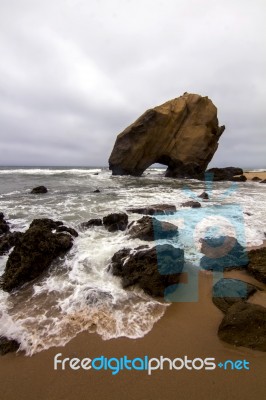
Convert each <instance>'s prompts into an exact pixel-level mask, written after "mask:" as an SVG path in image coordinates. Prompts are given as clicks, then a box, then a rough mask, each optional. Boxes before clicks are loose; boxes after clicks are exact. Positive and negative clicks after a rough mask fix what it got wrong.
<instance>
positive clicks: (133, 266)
mask: <svg viewBox="0 0 266 400" xmlns="http://www.w3.org/2000/svg"><path fill="white" fill-rule="evenodd" d="M183 267H184V250H182V249H178V248H175V247H173V246H171V245H169V244H164V245H158V246H156V247H152V248H151V249H149V248H148V249H135V250H130V249H122V250H119V251H118V252H117V253H115V254H114V255H113V257H112V261H111V264H110V266H109V271H110V272H111V273H112V274H113V275H115V276H119V277H121V279H122V286H123V288H128V287H130V286H132V285H137V286H138V287H140V288H141V289H143V290H144V292H146V293H147V294H149V295H151V296H155V297H156V296H160V297H161V296H163V295H164V291H165V289H166V288H167V287H169V286H172V285H176V284H177V283H178V282H179V279H180V275H181V273H182V270H183Z"/></svg>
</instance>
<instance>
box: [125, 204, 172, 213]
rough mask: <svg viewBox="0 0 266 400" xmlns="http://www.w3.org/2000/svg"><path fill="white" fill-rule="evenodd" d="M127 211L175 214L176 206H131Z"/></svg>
mask: <svg viewBox="0 0 266 400" xmlns="http://www.w3.org/2000/svg"><path fill="white" fill-rule="evenodd" d="M127 211H129V212H132V213H137V214H144V215H156V214H174V213H175V212H176V206H174V205H172V204H153V205H150V206H143V207H133V208H129V209H127Z"/></svg>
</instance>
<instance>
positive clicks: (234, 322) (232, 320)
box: [218, 301, 266, 351]
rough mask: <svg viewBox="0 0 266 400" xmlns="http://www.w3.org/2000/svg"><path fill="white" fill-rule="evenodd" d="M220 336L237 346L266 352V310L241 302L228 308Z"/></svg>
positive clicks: (220, 327) (219, 332)
mask: <svg viewBox="0 0 266 400" xmlns="http://www.w3.org/2000/svg"><path fill="white" fill-rule="evenodd" d="M218 336H219V338H220V339H221V340H223V341H224V342H227V343H230V344H233V345H235V346H244V347H249V348H251V349H254V350H260V351H266V308H265V307H262V306H260V305H257V304H250V303H246V302H244V301H239V302H237V303H235V304H233V305H232V306H231V307H230V308H228V310H227V313H226V314H225V316H224V318H223V320H222V322H221V324H220V326H219V328H218Z"/></svg>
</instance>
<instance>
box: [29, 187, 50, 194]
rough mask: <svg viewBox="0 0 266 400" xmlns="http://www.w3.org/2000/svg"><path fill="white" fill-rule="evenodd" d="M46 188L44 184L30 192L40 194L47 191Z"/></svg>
mask: <svg viewBox="0 0 266 400" xmlns="http://www.w3.org/2000/svg"><path fill="white" fill-rule="evenodd" d="M47 192H48V189H47V188H46V187H45V186H37V187H35V188H33V189H32V191H31V194H42V193H47Z"/></svg>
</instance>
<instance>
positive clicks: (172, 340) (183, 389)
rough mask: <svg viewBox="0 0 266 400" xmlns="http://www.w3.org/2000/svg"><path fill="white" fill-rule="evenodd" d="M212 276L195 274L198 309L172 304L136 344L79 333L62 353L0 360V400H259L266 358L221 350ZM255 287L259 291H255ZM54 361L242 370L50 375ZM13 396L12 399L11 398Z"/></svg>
mask: <svg viewBox="0 0 266 400" xmlns="http://www.w3.org/2000/svg"><path fill="white" fill-rule="evenodd" d="M226 276H227V277H229V276H230V277H234V278H240V279H243V280H245V281H247V282H250V283H256V284H258V282H257V281H255V279H253V278H251V277H250V276H248V275H247V274H246V273H245V272H243V271H242V272H240V271H231V272H228V273H226ZM212 282H213V276H212V273H210V272H200V279H199V301H198V302H196V303H175V304H172V305H171V306H169V308H168V310H167V312H166V314H165V315H164V317H163V318H162V319H161V320H160V321H159V322H158V323H157V324H155V326H154V328H153V329H152V331H151V332H150V333H149V334H148V335H146V336H145V337H144V338H142V339H138V340H130V339H126V338H120V339H115V340H109V341H103V340H102V339H101V338H100V337H99V336H97V335H96V334H88V333H85V332H84V333H82V334H80V335H78V336H77V337H76V338H75V339H74V340H72V341H71V342H69V343H68V345H67V346H65V347H64V348H60V347H57V348H52V349H50V350H48V351H43V352H41V353H39V354H36V355H34V356H32V357H25V356H23V355H22V354H8V355H6V356H4V357H1V359H0V376H1V398H3V399H5V400H15V399H18V398H19V399H20V400H24V399H25V400H26V399H27V400H31V399H32V400H33V399H35V398H38V399H40V400H46V399H49V400H59V399H65V400H72V399H73V400H74V399H83V398H84V399H85V398H86V399H87V398H88V399H89V398H92V399H94V400H100V399H117V398H120V397H122V396H124V397H125V398H127V399H135V400H136V399H160V398H164V399H167V400H171V399H179V400H183V399H191V400H194V399H195V400H196V399H198V398H199V396H200V398H203V399H206V400H212V399H214V398H215V399H218V400H226V399H236V400H237V399H249V398H251V397H252V398H256V400H262V399H264V395H265V389H266V386H265V375H264V372H265V362H266V355H265V354H264V353H262V352H258V351H253V350H250V349H246V348H243V347H240V348H234V347H233V346H231V345H228V344H226V343H223V342H221V341H220V340H219V339H218V337H217V334H216V332H217V328H218V326H219V324H220V322H221V320H222V317H223V314H222V312H221V311H220V310H219V309H217V308H216V307H215V306H214V305H213V303H212V301H211V287H212ZM259 286H260V287H262V286H263V285H262V284H259ZM249 301H251V302H253V303H257V304H261V305H264V306H266V296H265V292H264V293H259V294H255V295H254V296H253V298H250V300H249ZM57 353H62V354H63V357H70V358H73V357H79V358H84V357H90V358H93V357H98V356H101V355H104V356H105V357H117V358H119V357H123V356H124V355H127V356H128V357H129V358H135V357H144V356H145V355H148V356H149V357H159V356H161V355H163V356H164V357H169V358H176V357H183V356H185V355H187V356H188V357H190V358H192V359H193V358H196V357H202V358H205V357H215V359H216V360H217V361H220V360H221V361H225V360H227V359H232V360H238V359H241V360H243V359H246V360H247V361H249V362H250V370H241V371H237V370H235V371H224V370H223V369H219V368H216V369H215V370H213V371H204V370H200V371H189V370H185V369H183V370H181V371H176V370H172V371H170V370H168V368H166V369H165V370H163V371H160V370H157V371H154V372H153V373H152V375H150V376H149V375H148V374H147V371H120V372H119V373H118V374H117V375H115V376H113V375H112V374H111V371H93V372H92V371H91V370H90V371H83V370H79V371H73V370H71V369H69V368H68V369H66V370H65V371H62V370H61V371H60V370H57V371H55V370H54V369H53V359H54V356H55V355H56V354H57ZM18 394H19V397H18Z"/></svg>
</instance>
